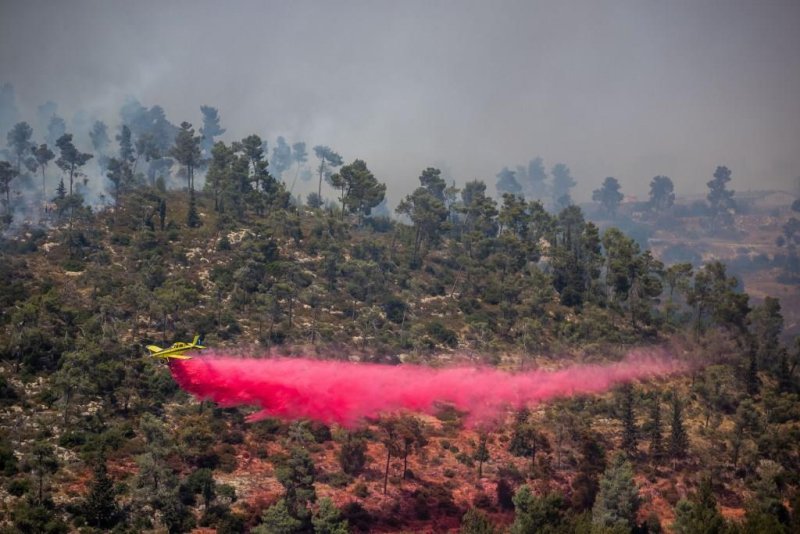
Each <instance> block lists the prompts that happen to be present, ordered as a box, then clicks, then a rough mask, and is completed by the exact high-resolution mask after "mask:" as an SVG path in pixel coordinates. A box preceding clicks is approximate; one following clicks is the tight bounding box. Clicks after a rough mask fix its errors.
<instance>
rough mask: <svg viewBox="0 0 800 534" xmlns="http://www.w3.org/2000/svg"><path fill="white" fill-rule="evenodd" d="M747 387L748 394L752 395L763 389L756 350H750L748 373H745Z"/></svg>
mask: <svg viewBox="0 0 800 534" xmlns="http://www.w3.org/2000/svg"><path fill="white" fill-rule="evenodd" d="M745 387H746V388H747V394H748V395H750V396H751V397H754V396H756V395H758V392H759V391H760V390H761V381H760V380H759V378H758V361H757V360H756V354H755V351H754V350H751V351H750V357H749V361H748V365H747V374H746V375H745Z"/></svg>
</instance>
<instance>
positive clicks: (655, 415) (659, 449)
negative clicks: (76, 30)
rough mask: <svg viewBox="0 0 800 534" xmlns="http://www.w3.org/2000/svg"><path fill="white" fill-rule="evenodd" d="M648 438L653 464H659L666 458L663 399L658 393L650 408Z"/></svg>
mask: <svg viewBox="0 0 800 534" xmlns="http://www.w3.org/2000/svg"><path fill="white" fill-rule="evenodd" d="M648 423H649V424H648V426H649V428H648V431H647V434H648V437H649V438H650V458H651V460H652V461H653V463H659V462H660V461H661V459H662V458H663V457H664V438H663V436H662V431H663V430H662V428H661V426H662V425H661V398H660V397H659V395H658V393H656V394H655V395H654V396H653V404H652V405H651V406H650V421H649V422H648Z"/></svg>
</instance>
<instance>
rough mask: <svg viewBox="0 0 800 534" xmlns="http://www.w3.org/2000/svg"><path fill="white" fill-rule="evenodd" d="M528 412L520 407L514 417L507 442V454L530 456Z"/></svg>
mask: <svg viewBox="0 0 800 534" xmlns="http://www.w3.org/2000/svg"><path fill="white" fill-rule="evenodd" d="M529 416H530V410H528V408H526V407H522V408H521V409H520V410H518V411H517V413H516V414H515V415H514V426H513V428H512V434H511V440H510V441H509V442H508V452H510V453H511V454H513V455H514V456H530V454H531V439H530V434H531V428H530V426H529V424H528V417H529Z"/></svg>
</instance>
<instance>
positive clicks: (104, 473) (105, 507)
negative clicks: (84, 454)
mask: <svg viewBox="0 0 800 534" xmlns="http://www.w3.org/2000/svg"><path fill="white" fill-rule="evenodd" d="M84 515H85V516H86V522H87V523H89V525H91V526H93V527H98V528H102V529H108V528H111V527H113V526H114V525H116V524H117V522H118V521H119V507H118V506H117V503H116V501H115V500H114V484H113V482H112V481H111V479H110V478H109V477H108V470H107V468H106V461H105V458H104V457H102V456H101V457H100V459H99V460H98V462H97V465H96V466H95V469H94V482H93V483H92V486H91V489H90V490H89V495H88V496H87V498H86V502H85V503H84Z"/></svg>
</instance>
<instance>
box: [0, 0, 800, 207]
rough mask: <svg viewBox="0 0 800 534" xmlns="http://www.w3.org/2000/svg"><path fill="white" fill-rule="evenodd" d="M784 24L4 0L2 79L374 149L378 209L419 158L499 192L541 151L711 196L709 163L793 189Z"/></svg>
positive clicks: (724, 16)
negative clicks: (506, 177) (380, 193)
mask: <svg viewBox="0 0 800 534" xmlns="http://www.w3.org/2000/svg"><path fill="white" fill-rule="evenodd" d="M798 27H800V3H798V2H797V1H795V0H765V1H760V2H753V1H744V0H726V1H706V2H697V1H695V0H670V1H647V0H644V1H643V0H623V1H614V2H611V1H594V0H585V1H577V0H568V1H564V2H556V1H548V2H536V1H520V2H516V1H505V2H483V1H468V0H458V1H455V0H443V1H436V2H431V1H417V0H413V1H403V2H388V1H377V2H366V1H338V2H327V1H324V2H323V1H319V2H310V1H295V2H263V1H252V2H250V1H231V2H217V1H169V2H165V1H162V0H158V1H155V0H147V1H137V2H121V1H120V2H116V1H101V0H72V1H70V2H47V1H41V0H24V1H23V0H19V1H11V0H3V1H0V65H1V66H2V68H0V78H2V79H0V83H2V82H10V83H13V84H14V86H15V88H16V93H17V101H18V103H19V105H20V111H21V116H22V117H23V118H25V119H27V120H28V121H29V122H31V124H34V123H35V121H36V110H37V107H38V106H39V105H41V104H43V103H44V102H46V101H48V100H53V101H55V102H57V103H58V110H59V114H60V115H61V116H63V117H65V118H66V119H68V120H70V121H71V120H72V118H73V117H76V116H77V117H79V118H80V119H81V122H82V123H88V124H91V120H93V119H98V118H100V119H103V120H105V121H106V122H108V123H109V125H110V126H113V127H114V128H113V129H112V131H114V132H116V131H117V130H116V126H118V125H119V115H118V110H119V108H120V106H121V105H122V104H123V103H124V100H125V97H126V96H128V95H132V96H134V97H136V98H137V99H138V100H140V101H141V102H142V103H143V104H144V105H145V106H152V105H156V104H158V105H161V106H163V107H164V109H165V110H166V111H167V115H168V117H169V119H170V120H171V121H172V122H173V123H175V124H178V123H180V122H181V121H183V120H187V121H189V122H192V123H193V124H194V125H195V127H199V126H200V119H201V114H200V106H201V105H203V104H206V105H212V106H215V107H217V108H219V112H220V116H221V122H222V126H223V127H224V128H227V132H226V134H225V135H224V136H223V139H225V140H232V139H239V138H242V137H244V136H245V135H248V134H250V133H257V134H259V135H261V136H262V137H268V138H269V139H270V146H274V139H275V138H276V137H277V136H278V135H283V136H285V137H286V139H287V141H288V142H290V143H291V142H295V141H306V142H307V144H308V147H309V148H310V147H312V146H314V145H316V144H325V145H329V146H331V147H332V148H333V149H334V150H336V151H338V152H340V153H341V154H342V156H343V157H344V158H345V160H346V161H351V160H352V159H354V158H357V157H358V158H362V159H364V160H366V161H367V163H368V165H369V166H370V168H371V169H372V170H373V172H374V173H375V175H376V176H377V177H378V178H379V179H380V180H382V181H385V182H386V183H387V185H388V194H389V196H390V205H392V206H394V205H396V203H397V202H398V201H399V200H400V198H401V196H403V195H405V194H408V193H409V192H410V191H412V190H413V188H414V187H416V186H417V185H418V182H417V177H418V176H419V173H420V171H421V170H422V169H424V168H425V167H427V166H429V165H439V166H442V167H444V168H446V169H447V174H448V176H449V177H452V178H453V179H455V180H457V181H458V182H459V183H461V184H463V183H464V182H466V181H468V180H472V179H476V178H477V179H483V180H485V181H486V182H487V184H488V186H489V190H490V191H492V192H493V191H494V183H495V181H496V180H495V175H496V174H497V172H498V171H499V170H500V169H501V168H502V167H503V166H509V167H511V168H514V166H515V165H526V164H527V162H528V161H529V160H530V159H532V158H534V157H535V156H542V157H543V158H544V161H545V164H546V166H547V168H548V169H549V168H550V167H551V166H552V165H553V164H555V163H557V162H564V163H566V164H567V165H569V167H570V169H571V170H572V175H573V176H574V177H575V178H576V179H577V181H578V186H577V188H576V190H575V191H574V194H573V196H574V197H575V198H576V199H577V200H587V199H588V198H589V197H590V195H591V190H592V189H594V188H596V187H598V186H599V184H600V183H601V182H602V180H603V178H605V177H606V176H614V177H616V178H617V179H619V181H620V183H621V184H622V187H623V191H624V192H626V193H629V194H636V195H638V196H640V197H644V196H646V194H647V190H648V184H649V181H650V179H651V178H652V177H653V176H655V175H659V174H663V175H667V176H670V177H671V178H672V179H673V180H674V181H675V183H676V189H677V192H678V194H692V193H703V192H705V182H706V181H708V180H709V179H711V175H712V173H713V171H714V168H715V167H716V165H719V164H724V165H727V166H728V167H730V168H731V169H732V170H733V173H734V174H733V182H732V184H731V185H732V186H733V187H734V188H736V189H740V190H743V189H750V188H753V189H765V188H774V189H789V188H792V189H793V188H794V186H795V182H796V180H797V177H798V176H800V151H798V150H797V142H798V139H800V105H799V104H798V101H797V97H796V95H798V94H800V54H798V51H800V32H798V31H797V28H798ZM70 127H72V126H71V125H70ZM77 135H79V133H78V132H76V136H77ZM83 135H85V134H83ZM35 136H36V137H37V139H41V138H42V136H43V132H41V131H37V132H35ZM0 141H2V140H0ZM310 162H311V163H313V157H312V158H311V161H310ZM300 183H301V185H302V184H304V183H306V182H302V181H301V182H300ZM308 183H309V184H311V185H313V184H314V180H311V181H310V182H308ZM310 189H311V186H309V190H310ZM331 196H332V195H331Z"/></svg>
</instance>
